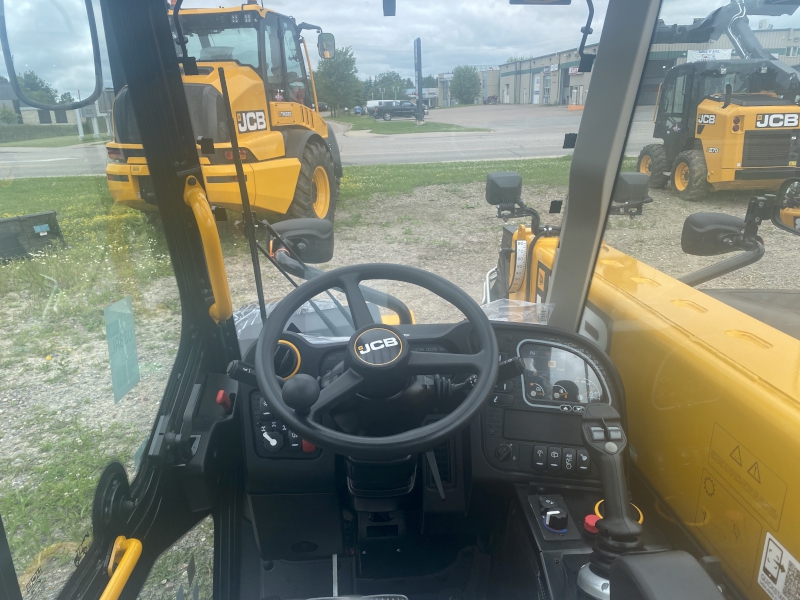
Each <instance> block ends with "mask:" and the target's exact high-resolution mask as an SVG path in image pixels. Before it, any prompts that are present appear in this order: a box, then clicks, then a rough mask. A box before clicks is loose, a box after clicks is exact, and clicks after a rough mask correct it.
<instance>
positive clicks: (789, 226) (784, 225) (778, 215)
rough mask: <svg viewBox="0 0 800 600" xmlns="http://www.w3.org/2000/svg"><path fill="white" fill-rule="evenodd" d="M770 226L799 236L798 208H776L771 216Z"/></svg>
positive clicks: (799, 220)
mask: <svg viewBox="0 0 800 600" xmlns="http://www.w3.org/2000/svg"><path fill="white" fill-rule="evenodd" d="M772 224H773V225H775V227H777V228H778V229H783V230H784V231H789V232H791V233H793V234H795V235H800V207H796V206H789V207H786V208H776V210H775V212H774V214H773V216H772Z"/></svg>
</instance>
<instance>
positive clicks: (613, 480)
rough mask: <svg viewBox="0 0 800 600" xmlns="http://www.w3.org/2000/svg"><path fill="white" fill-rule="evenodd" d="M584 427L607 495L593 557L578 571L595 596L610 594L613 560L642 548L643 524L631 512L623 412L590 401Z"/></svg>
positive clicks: (586, 589)
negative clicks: (626, 469)
mask: <svg viewBox="0 0 800 600" xmlns="http://www.w3.org/2000/svg"><path fill="white" fill-rule="evenodd" d="M581 430H582V431H581V432H582V434H583V445H584V446H585V447H586V449H587V450H588V452H589V456H590V457H591V459H592V462H593V463H594V464H595V465H596V466H597V468H598V470H599V471H600V481H601V483H602V484H603V495H604V496H605V499H604V501H603V508H604V510H603V518H602V519H600V520H599V521H598V522H597V529H598V530H599V533H598V535H597V538H596V539H595V542H594V546H593V547H592V557H591V560H590V561H589V563H588V564H586V565H584V566H583V567H582V568H581V570H580V573H579V574H578V587H579V588H580V589H581V591H583V592H584V593H585V594H586V595H588V596H589V597H591V598H608V593H609V584H608V579H609V569H610V568H611V563H612V562H614V560H615V559H616V558H617V557H619V556H621V555H623V554H627V553H629V552H636V551H638V550H641V549H642V546H643V542H642V526H641V525H640V524H639V523H638V522H636V521H635V520H633V519H631V518H630V516H628V486H627V484H626V482H625V470H624V465H623V461H622V453H623V451H624V450H625V446H627V444H628V442H627V439H626V437H625V432H624V431H623V430H622V422H621V419H620V416H619V413H618V412H617V411H616V410H615V409H614V408H613V407H612V406H609V405H608V404H590V405H589V406H588V407H587V408H586V412H585V413H584V415H583V425H582V427H581Z"/></svg>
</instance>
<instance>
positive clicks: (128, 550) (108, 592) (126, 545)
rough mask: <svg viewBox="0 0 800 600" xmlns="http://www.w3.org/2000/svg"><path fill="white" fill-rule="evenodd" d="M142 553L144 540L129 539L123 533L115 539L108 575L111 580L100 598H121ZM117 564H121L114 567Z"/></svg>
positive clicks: (109, 599) (103, 599)
mask: <svg viewBox="0 0 800 600" xmlns="http://www.w3.org/2000/svg"><path fill="white" fill-rule="evenodd" d="M141 555H142V542H140V541H139V540H136V539H133V538H130V539H128V538H126V537H125V536H124V535H121V536H119V537H118V538H117V539H116V540H115V541H114V548H113V549H112V550H111V560H109V561H108V576H109V577H111V581H109V582H108V585H107V586H106V589H105V590H103V595H102V596H100V600H117V599H118V598H119V595H120V594H121V593H122V590H123V589H125V584H126V583H128V578H129V577H130V576H131V573H133V568H134V567H135V566H136V563H137V562H138V561H139V557H140V556H141ZM117 564H118V565H119V566H118V567H117V568H116V569H114V566H115V565H117Z"/></svg>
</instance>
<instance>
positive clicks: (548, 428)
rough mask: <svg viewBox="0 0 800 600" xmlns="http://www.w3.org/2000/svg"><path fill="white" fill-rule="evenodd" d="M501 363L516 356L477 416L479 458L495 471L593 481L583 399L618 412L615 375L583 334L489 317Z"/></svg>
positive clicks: (619, 399)
mask: <svg viewBox="0 0 800 600" xmlns="http://www.w3.org/2000/svg"><path fill="white" fill-rule="evenodd" d="M493 326H494V328H495V333H496V335H497V341H498V347H499V349H500V361H501V362H503V361H505V360H508V359H509V358H512V357H515V356H518V357H519V358H520V359H522V363H523V365H524V367H525V370H524V372H523V373H522V375H521V376H519V377H515V378H513V379H510V380H508V381H504V382H498V384H497V386H496V387H495V390H494V393H493V394H492V396H491V397H490V398H489V406H488V407H487V408H486V409H484V411H483V415H482V442H483V452H484V456H485V457H486V459H487V460H488V462H489V463H490V464H491V465H492V466H493V467H495V468H496V469H499V470H501V471H507V472H516V473H519V474H527V475H529V476H530V475H534V474H535V475H536V477H537V479H538V478H544V479H568V480H573V479H576V478H577V479H587V478H588V479H597V474H596V471H595V470H594V468H593V467H592V464H591V460H590V458H589V454H588V452H587V451H586V450H585V448H584V447H583V440H582V437H581V422H582V419H583V413H584V412H585V411H586V407H587V406H588V405H589V404H592V403H597V402H605V403H609V404H612V405H613V406H614V407H615V408H616V409H617V410H618V411H619V412H620V413H621V414H624V408H623V406H622V405H623V404H624V396H623V392H622V385H621V383H620V381H619V376H618V374H617V373H616V370H615V369H614V367H613V365H612V364H611V362H610V361H609V359H608V357H607V356H605V355H604V354H603V353H602V352H601V351H600V350H598V349H595V348H594V347H592V346H591V344H590V343H589V342H588V341H586V340H584V338H582V337H580V336H578V335H576V334H572V333H567V332H555V331H554V330H553V329H551V328H547V327H543V326H540V325H526V324H514V323H507V324H505V323H493Z"/></svg>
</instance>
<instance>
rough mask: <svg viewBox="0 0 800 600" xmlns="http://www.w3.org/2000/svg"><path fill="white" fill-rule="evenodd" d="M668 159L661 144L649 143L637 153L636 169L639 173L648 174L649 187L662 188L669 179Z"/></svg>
mask: <svg viewBox="0 0 800 600" xmlns="http://www.w3.org/2000/svg"><path fill="white" fill-rule="evenodd" d="M669 167H670V165H669V160H668V159H667V150H666V149H665V148H664V145H663V144H650V145H649V146H645V147H644V148H642V151H641V152H640V153H639V161H638V162H637V163H636V170H637V171H639V173H647V174H648V175H650V187H651V188H654V189H659V190H660V189H663V188H664V186H666V185H667V182H668V181H669V175H664V173H669Z"/></svg>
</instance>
